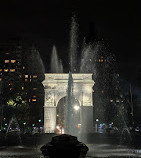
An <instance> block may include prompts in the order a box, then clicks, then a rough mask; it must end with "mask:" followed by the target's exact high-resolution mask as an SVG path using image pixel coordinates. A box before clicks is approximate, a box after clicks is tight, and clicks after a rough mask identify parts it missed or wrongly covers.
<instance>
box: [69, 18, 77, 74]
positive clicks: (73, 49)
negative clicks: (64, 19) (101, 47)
mask: <svg viewBox="0 0 141 158" xmlns="http://www.w3.org/2000/svg"><path fill="white" fill-rule="evenodd" d="M77 39H78V24H77V23H76V17H75V16H73V17H72V23H71V31H70V71H71V72H72V73H74V72H76V64H77V49H78V42H77Z"/></svg>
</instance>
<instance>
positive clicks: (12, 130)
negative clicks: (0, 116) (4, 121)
mask: <svg viewBox="0 0 141 158" xmlns="http://www.w3.org/2000/svg"><path fill="white" fill-rule="evenodd" d="M5 140H6V145H8V146H21V145H22V140H21V136H20V127H19V124H18V121H17V119H16V118H14V117H12V118H11V120H10V122H9V125H8V128H7V131H6V136H5Z"/></svg>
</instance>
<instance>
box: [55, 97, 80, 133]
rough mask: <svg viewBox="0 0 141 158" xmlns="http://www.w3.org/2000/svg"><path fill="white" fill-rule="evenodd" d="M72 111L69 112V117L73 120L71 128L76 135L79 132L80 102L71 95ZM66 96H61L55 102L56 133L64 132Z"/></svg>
mask: <svg viewBox="0 0 141 158" xmlns="http://www.w3.org/2000/svg"><path fill="white" fill-rule="evenodd" d="M72 100H73V101H72V102H73V105H72V111H71V112H70V115H71V119H72V120H73V121H72V122H73V125H71V128H72V130H73V133H75V134H76V135H77V134H78V133H79V132H80V126H81V124H80V103H79V101H78V100H77V99H76V98H75V97H73V98H72ZM66 108H67V96H65V97H63V98H61V99H60V100H59V102H58V104H57V107H56V132H57V133H58V134H63V133H64V131H65V130H64V128H65V124H66V123H67V122H65V117H66V111H67V109H66Z"/></svg>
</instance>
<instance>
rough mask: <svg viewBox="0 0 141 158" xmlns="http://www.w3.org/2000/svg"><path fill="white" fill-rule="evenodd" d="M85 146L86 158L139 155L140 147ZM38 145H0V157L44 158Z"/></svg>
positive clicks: (140, 155) (135, 156) (135, 157)
mask: <svg viewBox="0 0 141 158" xmlns="http://www.w3.org/2000/svg"><path fill="white" fill-rule="evenodd" d="M87 146H88V147H89V152H88V154H87V158H104V157H122V158H123V157H126V158H127V157H128V158H129V157H130V158H131V157H134V158H137V157H141V149H138V150H135V149H130V148H127V147H124V146H113V145H109V144H87ZM40 147H41V146H38V147H34V148H33V147H32V148H30V147H23V146H17V147H1V148H0V158H44V157H43V155H42V154H41V152H40Z"/></svg>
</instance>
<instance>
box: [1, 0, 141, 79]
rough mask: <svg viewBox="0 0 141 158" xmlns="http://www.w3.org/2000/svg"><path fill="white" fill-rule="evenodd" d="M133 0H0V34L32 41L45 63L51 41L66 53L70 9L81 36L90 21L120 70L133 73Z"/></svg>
mask: <svg viewBox="0 0 141 158" xmlns="http://www.w3.org/2000/svg"><path fill="white" fill-rule="evenodd" d="M137 6H139V4H137V2H136V0H130V1H129V0H122V1H121V0H3V1H0V38H1V39H3V38H13V37H14V38H18V37H20V38H21V37H22V38H25V39H26V40H27V39H28V40H31V41H33V43H36V45H37V47H38V49H39V50H40V53H41V57H42V58H43V61H44V63H45V65H46V67H47V66H48V65H49V63H48V61H49V58H50V54H51V49H52V45H53V44H56V46H57V49H58V52H59V55H60V57H61V58H63V56H65V57H66V55H67V52H68V46H69V30H70V19H71V16H72V12H75V13H76V15H77V18H78V23H79V34H80V37H81V38H82V37H83V36H85V35H86V34H87V32H88V29H89V24H90V23H91V22H94V23H95V28H96V30H97V33H98V35H99V36H100V37H102V38H103V39H104V40H105V41H106V42H107V43H108V44H109V46H110V48H111V51H112V52H113V53H114V54H116V55H117V59H118V61H119V64H120V73H121V75H123V76H125V78H130V79H132V80H133V79H134V78H136V77H137V74H138V70H139V68H140V67H141V64H140V58H139V56H140V54H141V53H140V52H141V44H140V43H141V29H140V28H141V27H139V26H140V23H141V18H140V15H141V14H140V8H138V7H137Z"/></svg>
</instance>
